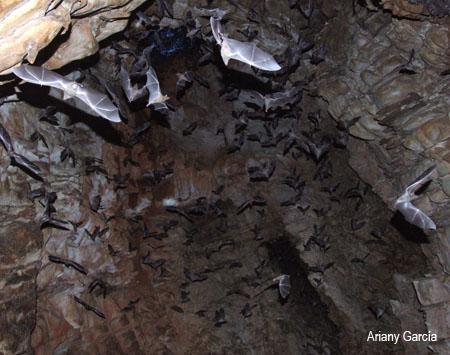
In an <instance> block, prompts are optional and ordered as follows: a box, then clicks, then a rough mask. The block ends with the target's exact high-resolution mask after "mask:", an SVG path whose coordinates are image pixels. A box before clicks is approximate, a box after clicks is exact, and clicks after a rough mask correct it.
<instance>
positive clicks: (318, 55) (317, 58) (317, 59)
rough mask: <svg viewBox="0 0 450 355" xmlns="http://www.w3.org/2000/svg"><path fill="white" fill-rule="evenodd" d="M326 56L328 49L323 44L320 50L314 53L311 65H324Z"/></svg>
mask: <svg viewBox="0 0 450 355" xmlns="http://www.w3.org/2000/svg"><path fill="white" fill-rule="evenodd" d="M326 54H327V47H326V46H325V45H324V44H322V45H321V46H320V47H319V48H317V49H316V50H314V51H313V53H312V55H311V59H310V62H311V64H313V65H317V64H320V63H322V62H323V61H324V60H325V56H326Z"/></svg>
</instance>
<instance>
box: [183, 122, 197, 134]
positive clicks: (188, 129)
mask: <svg viewBox="0 0 450 355" xmlns="http://www.w3.org/2000/svg"><path fill="white" fill-rule="evenodd" d="M197 126H198V123H197V122H192V123H191V124H190V125H189V126H187V127H186V128H185V129H183V132H182V133H183V136H190V135H191V134H192V133H194V131H195V129H196V128H197Z"/></svg>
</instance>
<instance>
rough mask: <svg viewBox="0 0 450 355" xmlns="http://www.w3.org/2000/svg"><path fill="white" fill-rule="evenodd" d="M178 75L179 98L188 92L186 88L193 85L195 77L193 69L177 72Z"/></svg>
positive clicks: (177, 94) (177, 93) (177, 92)
mask: <svg viewBox="0 0 450 355" xmlns="http://www.w3.org/2000/svg"><path fill="white" fill-rule="evenodd" d="M177 77H178V80H177V91H176V96H177V99H181V98H182V97H183V96H184V94H185V93H186V90H187V89H189V88H190V87H191V86H192V83H193V82H194V77H193V74H192V72H191V71H186V72H184V73H182V74H180V73H177Z"/></svg>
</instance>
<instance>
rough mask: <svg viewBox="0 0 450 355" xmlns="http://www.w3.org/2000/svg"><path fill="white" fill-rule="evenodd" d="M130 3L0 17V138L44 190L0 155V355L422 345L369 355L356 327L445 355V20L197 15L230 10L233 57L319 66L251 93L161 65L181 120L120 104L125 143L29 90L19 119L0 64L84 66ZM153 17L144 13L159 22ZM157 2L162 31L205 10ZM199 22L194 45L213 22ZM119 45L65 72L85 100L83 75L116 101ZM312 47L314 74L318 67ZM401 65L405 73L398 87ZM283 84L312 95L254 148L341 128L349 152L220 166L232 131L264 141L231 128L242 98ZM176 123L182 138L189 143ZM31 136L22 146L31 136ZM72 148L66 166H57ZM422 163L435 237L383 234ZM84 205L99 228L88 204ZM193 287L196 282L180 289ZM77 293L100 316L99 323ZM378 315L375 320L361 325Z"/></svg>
mask: <svg viewBox="0 0 450 355" xmlns="http://www.w3.org/2000/svg"><path fill="white" fill-rule="evenodd" d="M143 2H144V1H92V2H75V1H62V2H57V1H33V2H29V1H26V2H25V1H23V2H21V1H10V2H2V4H1V5H0V17H1V18H2V19H4V21H2V22H1V25H0V33H1V35H0V48H2V53H8V55H6V56H3V57H2V58H1V59H0V71H2V72H3V73H4V74H6V76H5V77H4V78H5V81H4V85H2V86H1V87H0V90H2V97H6V98H7V99H6V101H5V102H4V103H3V104H2V105H1V106H0V119H1V123H2V124H3V125H4V126H5V127H6V128H7V130H8V132H9V133H10V135H11V137H12V138H13V140H14V144H15V149H16V150H17V151H18V152H21V153H23V154H24V155H25V156H26V157H27V158H28V159H30V160H31V161H33V162H35V163H37V164H39V166H40V167H41V169H42V170H43V171H44V172H45V181H44V182H39V181H36V180H35V179H32V178H30V177H29V176H27V175H26V174H24V173H23V172H22V171H21V170H20V169H18V168H17V167H13V166H11V165H10V162H9V158H8V156H7V154H6V152H5V151H4V150H2V151H1V154H2V155H1V165H2V175H1V176H2V181H1V188H0V193H1V202H2V207H1V208H2V215H1V218H2V220H1V229H2V231H1V237H0V240H1V248H0V250H1V265H2V278H1V280H2V283H1V291H0V292H1V298H0V302H1V303H0V304H1V307H2V315H1V320H0V329H1V334H0V351H2V352H3V353H5V354H18V353H31V352H35V353H42V354H47V353H57V354H63V353H64V354H65V353H72V352H75V351H77V352H80V351H82V352H83V353H87V354H90V353H92V354H94V353H95V354H98V353H115V354H117V353H133V354H139V353H143V354H154V353H165V354H168V353H174V354H179V353H251V352H256V353H267V354H269V353H283V352H285V353H314V354H315V353H319V354H320V353H386V352H387V351H390V352H395V353H425V352H426V351H427V346H428V344H426V343H416V344H415V343H402V344H398V345H397V346H393V345H392V344H391V345H389V344H388V345H386V344H385V345H383V344H381V345H379V344H378V345H376V346H375V345H373V344H368V343H366V342H365V336H366V335H367V332H368V331H369V330H371V329H383V330H391V331H402V330H409V329H412V330H416V331H417V332H426V331H427V330H430V331H433V332H436V333H437V334H438V335H439V342H438V343H433V344H430V346H432V348H433V349H434V350H435V351H437V352H440V353H442V354H445V353H448V352H449V351H450V341H449V340H448V339H450V322H449V319H448V315H449V314H450V312H449V310H448V309H449V307H450V290H449V287H448V282H447V278H448V276H447V273H448V270H449V268H450V229H449V225H448V221H449V220H450V219H449V212H448V208H447V207H448V198H449V193H450V175H449V174H450V170H449V153H448V152H449V149H448V148H449V143H448V142H449V139H448V138H449V134H448V132H449V127H450V125H449V114H448V110H446V107H447V106H448V99H449V86H448V73H447V74H446V71H447V70H448V69H449V66H450V63H449V58H450V57H449V52H448V50H449V46H448V40H449V39H448V29H449V20H448V17H447V15H448V14H447V13H446V7H445V6H444V5H445V4H444V3H443V2H442V3H443V5H442V6H441V7H436V6H431V5H430V3H429V2H426V1H422V2H420V1H415V2H412V1H411V2H408V1H406V0H398V1H383V2H381V4H378V3H375V2H371V1H367V2H357V1H347V2H345V1H344V2H335V1H326V0H324V1H315V2H314V6H315V7H314V11H313V15H312V16H311V18H310V19H309V20H308V19H307V18H305V16H304V15H302V12H301V11H300V9H299V7H301V8H302V9H304V7H305V6H306V5H307V3H308V2H307V1H298V2H295V1H294V2H292V3H296V5H295V6H294V8H293V9H291V8H290V7H289V3H288V1H286V2H280V1H275V0H274V1H266V2H264V3H262V2H255V1H250V0H249V1H239V2H234V1H213V2H212V4H211V5H212V6H214V7H220V8H223V9H226V10H228V11H229V15H228V16H229V21H228V22H227V24H226V27H227V30H228V31H229V33H230V35H232V36H233V37H235V38H240V39H241V40H244V39H245V36H244V35H243V34H242V33H241V32H239V30H243V29H244V28H245V27H244V24H245V25H246V26H248V29H249V30H250V31H251V30H254V29H256V30H257V31H258V32H257V35H256V38H255V40H256V41H257V42H258V43H259V44H260V45H262V46H263V47H264V48H265V49H266V50H268V51H269V52H271V53H273V54H275V55H276V58H278V59H279V60H280V61H281V63H283V64H285V66H289V59H290V58H291V56H292V53H290V52H289V51H288V52H286V51H287V50H288V48H291V49H292V48H296V46H298V44H299V38H302V39H303V40H305V41H311V42H314V43H315V47H314V48H313V49H312V50H311V51H308V52H306V53H304V54H303V55H302V57H301V59H300V65H299V66H294V67H293V68H292V69H291V70H289V71H286V72H282V73H281V74H279V75H268V76H267V75H263V74H261V73H256V74H255V73H254V72H253V71H251V70H249V69H248V68H245V67H242V66H238V65H236V63H233V64H232V67H231V69H226V68H225V67H224V66H223V64H222V63H221V62H220V57H218V55H217V53H215V57H214V59H213V61H212V63H210V64H207V65H202V66H197V65H196V62H197V59H198V58H199V57H200V51H199V50H198V48H194V49H192V50H190V51H187V52H185V53H181V54H180V55H176V56H172V57H170V58H169V59H167V60H162V61H160V62H158V63H155V68H157V71H158V75H159V77H160V79H161V86H162V88H163V89H164V91H165V93H167V94H168V95H169V96H170V97H171V98H172V103H173V105H174V107H175V111H173V112H171V113H170V115H169V117H164V116H162V115H160V114H159V113H157V112H153V111H151V110H149V109H146V110H141V109H136V108H135V107H133V105H131V106H127V105H126V104H125V105H124V111H125V112H126V117H127V119H128V122H127V124H125V123H123V124H119V125H110V124H108V123H105V122H103V121H100V120H99V119H97V118H94V117H90V116H83V115H80V113H79V112H77V111H76V110H74V109H72V108H70V107H69V106H65V105H63V106H61V105H60V104H59V103H58V102H57V101H56V100H53V99H51V98H48V96H47V91H46V90H45V88H36V87H29V86H26V85H25V86H21V93H19V94H17V97H18V98H19V99H21V100H23V101H25V102H16V96H14V87H13V85H15V84H17V82H11V79H12V77H11V76H10V75H7V74H9V72H10V69H11V68H12V67H13V66H14V65H16V64H18V63H20V62H21V61H22V60H25V59H26V60H28V61H29V62H34V61H35V62H36V63H37V64H39V65H41V64H43V65H45V66H47V67H49V68H59V67H62V66H64V65H65V64H68V63H69V62H72V61H74V60H78V59H82V58H84V57H87V56H91V55H92V54H94V53H96V52H97V51H98V50H99V49H98V48H99V46H98V42H99V41H101V40H103V39H105V38H106V37H108V36H110V35H111V34H113V33H116V32H120V31H122V30H123V29H124V28H125V26H126V24H127V22H128V20H127V19H125V18H127V17H128V16H129V15H130V12H131V11H132V10H134V9H135V8H137V7H138V6H139V5H141V4H142V3H143ZM169 3H170V2H169ZM412 3H413V4H412ZM157 5H158V4H157V3H152V2H149V4H144V6H143V7H142V8H141V9H142V11H145V12H146V14H147V15H148V16H157V17H159V18H161V17H162V12H161V9H160V8H158V6H157ZM170 5H171V6H172V10H173V16H174V17H175V18H177V19H185V18H186V15H187V12H188V11H189V10H191V11H192V9H195V8H196V7H197V8H198V7H201V6H206V5H208V4H207V2H202V1H194V0H189V1H187V0H186V1H175V2H173V3H170ZM435 5H436V4H435ZM382 6H384V10H383V8H382ZM192 12H194V13H195V11H192ZM107 18H114V19H117V21H109V20H105V19H107ZM134 21H135V19H134V18H133V23H134ZM166 22H167V23H170V21H166ZM36 24H39V26H37V25H36ZM202 24H203V25H204V27H205V29H204V31H205V32H207V31H208V30H207V29H206V27H207V22H202ZM40 26H42V27H40ZM127 31H129V32H130V36H125V37H123V36H120V35H118V36H117V37H114V38H113V39H110V40H107V41H104V42H103V44H102V43H101V45H100V50H99V55H96V56H93V57H91V58H88V59H87V60H85V61H78V62H77V63H76V64H75V67H76V68H77V69H78V70H80V71H81V72H87V70H86V69H87V68H90V72H87V73H88V79H87V80H88V81H89V80H90V82H91V83H93V84H95V83H94V82H93V81H92V78H90V77H89V74H93V75H95V74H98V75H99V76H101V77H103V78H109V79H110V82H111V84H112V85H113V86H114V87H115V89H116V90H117V91H118V92H120V84H119V83H118V80H117V79H115V71H116V68H115V63H116V57H117V53H116V52H115V50H114V48H113V45H112V42H113V41H115V42H117V43H119V44H121V45H124V46H127V45H129V44H130V42H132V40H130V38H133V36H132V34H133V32H139V28H137V30H136V29H133V27H131V29H129V30H127ZM37 34H39V36H37ZM131 44H132V43H131ZM321 46H323V47H322V48H326V55H325V60H324V61H322V62H320V63H317V64H313V63H312V59H311V57H312V55H313V54H314V53H315V52H314V51H315V50H317V49H318V48H321ZM44 48H46V49H45V50H44V51H42V52H41V54H42V55H41V54H39V52H40V50H41V49H44ZM411 50H414V58H413V60H412V63H410V64H411V65H410V71H411V73H406V74H404V73H403V74H402V73H399V68H400V67H401V66H402V65H403V64H404V63H406V62H407V61H408V58H409V57H410V54H411ZM185 70H193V71H195V73H196V74H198V75H200V76H201V77H202V78H204V79H206V81H207V82H208V85H209V88H205V87H203V86H202V85H199V84H198V83H195V84H194V85H193V87H192V88H191V89H189V90H188V91H187V92H186V94H185V96H183V97H182V98H179V99H177V95H176V92H175V87H176V80H177V77H176V75H175V74H176V73H177V72H183V71H185ZM243 78H245V79H243ZM286 81H289V82H290V83H296V82H299V81H301V82H306V83H307V84H306V85H305V89H304V93H303V98H302V101H301V103H300V104H299V105H298V106H296V107H295V108H293V109H292V111H293V112H292V113H293V114H292V115H290V116H289V115H288V116H283V119H280V120H279V122H278V120H277V121H276V124H277V126H275V124H273V125H272V126H269V130H273V131H275V132H290V133H294V134H300V132H303V131H309V132H313V133H314V134H317V135H319V137H321V135H323V136H327V137H332V138H333V139H335V138H336V137H339V136H340V134H342V131H340V130H339V129H337V128H336V124H337V123H339V122H340V123H341V125H344V126H345V123H346V122H351V124H349V132H350V137H349V140H348V144H347V146H346V149H342V148H333V149H331V150H330V152H329V153H328V155H327V157H326V159H324V160H321V161H320V162H315V161H314V160H313V159H311V158H310V157H308V156H306V155H305V154H300V153H298V152H296V151H295V150H294V151H290V150H289V149H287V148H286V145H285V142H283V141H282V142H281V143H277V144H275V145H273V144H269V145H268V146H263V145H262V144H261V142H254V141H252V140H246V141H245V143H244V144H243V146H242V147H240V150H237V151H236V152H230V147H232V146H233V144H234V141H235V140H236V139H237V138H239V136H240V132H241V131H240V130H242V129H243V130H244V132H245V133H246V134H247V135H250V134H259V135H261V134H262V133H261V132H264V131H265V130H266V129H267V128H266V126H264V123H265V122H264V120H259V119H250V120H244V122H242V119H241V118H240V117H236V116H235V114H234V113H233V112H238V111H239V110H241V109H242V107H240V106H239V105H241V104H240V101H239V100H236V96H239V95H245V93H246V92H247V91H248V90H250V89H255V88H257V89H258V90H261V91H263V92H270V91H273V90H276V89H279V88H281V87H282V86H283V85H284V84H285V82H286ZM243 82H245V85H243V84H242V83H243ZM8 97H9V99H8ZM44 98H45V99H44ZM205 98H207V100H205ZM48 105H56V106H58V108H59V111H60V112H59V113H58V114H57V118H58V125H57V126H55V125H52V124H49V123H48V122H46V121H45V120H40V119H39V118H40V117H41V118H42V113H43V112H45V108H46V107H47V106H48ZM316 112H320V114H319V116H315V113H316ZM314 117H316V118H315V119H314ZM147 122H150V126H147ZM192 124H195V127H196V128H195V129H194V130H193V131H192V132H189V129H188V127H193V126H192ZM244 126H245V127H244ZM242 127H244V128H242ZM140 130H142V132H140ZM36 132H37V134H36ZM218 132H219V133H218ZM220 132H223V134H222V133H220ZM236 132H238V133H236ZM33 135H34V137H38V138H37V140H34V139H29V137H31V136H33ZM131 141H134V143H133V144H132V145H130V144H129V143H130V142H131ZM67 147H70V148H71V149H72V150H73V152H74V155H75V157H76V161H75V162H73V163H72V161H71V160H66V161H65V162H61V152H62V151H63V150H64V149H65V148H67ZM286 150H288V151H287V152H286ZM89 157H95V158H97V159H102V162H101V163H99V162H97V163H96V164H97V165H98V166H100V168H104V169H105V171H106V175H107V176H105V174H102V173H101V172H100V173H99V172H98V171H97V172H93V173H92V172H91V170H89V166H90V165H91V164H90V163H89ZM264 163H267V164H274V166H275V171H274V173H273V175H272V176H271V177H270V179H268V181H262V182H259V181H257V182H254V181H251V179H249V173H248V167H249V166H251V165H254V164H264ZM432 164H435V165H436V166H437V171H438V174H437V175H438V176H437V177H436V178H435V179H434V180H433V182H432V184H431V185H430V186H429V187H428V189H427V191H426V192H425V193H424V194H422V195H421V197H420V199H419V200H418V206H420V208H422V209H423V210H424V211H426V212H427V213H428V214H430V215H431V216H432V218H433V220H434V221H435V222H436V224H437V226H438V229H437V231H436V232H433V233H428V234H424V233H423V232H421V231H420V230H417V229H413V228H407V227H405V226H398V225H396V224H395V223H391V219H392V214H393V213H392V211H391V210H389V208H386V206H389V207H390V206H392V204H393V201H394V200H395V199H396V198H397V197H398V195H399V194H400V192H401V190H402V188H403V187H404V186H405V185H406V184H407V183H408V182H410V181H412V180H413V179H414V178H415V177H416V176H418V175H420V173H421V172H422V171H424V170H425V169H426V168H427V167H429V166H430V165H432ZM296 179H300V180H296ZM301 180H303V181H304V182H305V188H304V190H303V195H302V199H301V202H298V201H294V202H293V203H290V202H289V200H290V199H292V198H293V197H295V194H294V196H293V191H292V188H291V187H289V186H287V185H286V181H290V182H291V183H292V181H297V183H298V182H299V181H301ZM124 181H125V182H124ZM219 186H223V189H222V191H217V190H218V188H219ZM41 187H45V189H47V190H48V191H54V192H56V194H57V197H58V198H57V201H56V203H55V208H56V214H57V216H58V218H61V219H64V220H68V221H70V228H69V230H68V231H64V230H57V229H53V228H43V229H41V228H40V216H41V215H42V213H43V207H42V205H41V204H40V203H39V202H38V201H37V200H36V201H33V200H32V199H30V191H32V190H35V189H37V188H41ZM213 191H215V192H213ZM97 196H100V197H101V208H100V209H99V208H93V206H92V204H93V202H92V201H95V198H96V197H97ZM255 196H262V197H263V198H264V206H255V207H253V208H248V209H246V210H245V211H243V212H242V213H238V212H237V211H239V206H240V205H241V204H242V203H244V202H245V201H246V200H247V199H251V198H253V197H255ZM352 196H356V198H355V197H352ZM165 199H178V201H179V205H178V207H179V208H182V209H183V210H185V211H190V213H191V214H188V218H185V217H182V216H181V217H180V216H178V215H174V214H171V213H168V212H167V211H166V209H165V207H164V205H163V202H164V200H165ZM211 204H213V205H215V206H216V207H217V208H219V210H220V211H222V213H218V212H217V210H215V211H214V210H211V208H210V207H208V206H209V205H211ZM205 206H206V207H205ZM189 216H190V217H189ZM96 228H98V229H97V230H103V231H104V232H103V235H102V236H99V237H94V238H92V237H90V236H89V234H88V233H87V232H89V233H91V234H92V233H93V232H94V231H95V229H96ZM86 231H87V232H86ZM312 236H313V237H314V238H313V239H311V237H312ZM50 255H51V256H59V257H64V258H67V259H70V260H74V261H76V262H78V263H79V264H81V265H83V266H84V268H86V270H87V275H83V274H80V273H79V272H77V271H76V270H74V269H71V268H65V267H63V266H61V265H59V264H55V263H51V262H49V256H50ZM326 266H329V267H328V268H325V267H326ZM189 272H194V273H196V274H198V275H197V276H198V278H199V279H203V280H197V281H195V282H192V280H190V279H192V275H191V276H190V278H189V277H187V276H186V275H187V273H189ZM281 273H286V274H290V275H291V281H292V291H291V295H290V298H289V299H288V301H287V302H280V300H279V298H278V296H277V292H276V290H273V289H268V290H267V291H265V288H266V287H267V285H268V284H267V280H270V279H271V278H273V277H274V276H277V275H279V274H281ZM95 280H101V282H102V283H104V284H105V285H106V294H105V295H104V294H103V293H102V292H101V291H102V288H101V287H98V288H96V289H95V290H94V291H92V292H90V291H89V285H91V282H94V281H95ZM73 296H77V297H80V298H81V299H83V300H85V301H86V302H87V303H89V304H91V305H94V306H95V307H96V308H97V309H101V311H102V312H103V314H104V315H105V317H106V319H102V318H100V317H97V316H96V315H95V314H93V313H92V312H88V311H86V310H85V309H83V308H82V307H81V306H80V305H79V304H78V303H76V302H74V299H73ZM221 309H224V312H225V320H226V323H224V324H222V321H221V319H220V311H221ZM378 311H379V312H381V316H377V315H375V316H374V314H373V313H374V312H375V314H377V312H378Z"/></svg>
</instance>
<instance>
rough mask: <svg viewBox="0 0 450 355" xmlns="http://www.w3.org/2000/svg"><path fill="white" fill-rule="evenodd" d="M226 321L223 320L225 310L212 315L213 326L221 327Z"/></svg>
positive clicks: (221, 309)
mask: <svg viewBox="0 0 450 355" xmlns="http://www.w3.org/2000/svg"><path fill="white" fill-rule="evenodd" d="M226 322H227V321H226V320H225V310H224V309H223V308H220V309H219V310H218V311H216V313H215V315H214V326H216V327H221V326H222V325H223V324H225V323H226Z"/></svg>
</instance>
